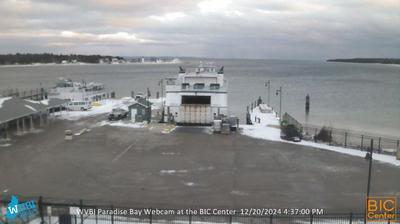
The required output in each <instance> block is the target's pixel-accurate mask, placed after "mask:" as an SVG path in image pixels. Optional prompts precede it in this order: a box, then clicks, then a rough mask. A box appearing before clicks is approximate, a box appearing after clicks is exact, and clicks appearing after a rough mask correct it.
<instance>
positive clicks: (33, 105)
mask: <svg viewBox="0 0 400 224" xmlns="http://www.w3.org/2000/svg"><path fill="white" fill-rule="evenodd" d="M39 112H46V106H45V105H43V104H41V103H40V102H39V101H31V100H23V99H21V98H18V97H2V98H0V124H3V123H6V122H8V121H12V120H15V119H18V118H22V117H25V116H30V115H32V114H37V113H39Z"/></svg>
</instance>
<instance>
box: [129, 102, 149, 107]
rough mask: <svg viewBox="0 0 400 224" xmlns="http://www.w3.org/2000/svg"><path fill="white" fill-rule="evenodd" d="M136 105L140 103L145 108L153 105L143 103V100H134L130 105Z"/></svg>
mask: <svg viewBox="0 0 400 224" xmlns="http://www.w3.org/2000/svg"><path fill="white" fill-rule="evenodd" d="M134 105H140V106H142V107H144V108H149V107H151V105H146V104H145V103H143V102H134V103H132V104H131V105H130V106H129V107H131V106H134Z"/></svg>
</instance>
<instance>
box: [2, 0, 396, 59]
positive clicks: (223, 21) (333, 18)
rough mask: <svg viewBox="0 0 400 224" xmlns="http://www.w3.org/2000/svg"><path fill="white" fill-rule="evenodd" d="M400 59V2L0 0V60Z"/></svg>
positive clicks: (356, 0)
mask: <svg viewBox="0 0 400 224" xmlns="http://www.w3.org/2000/svg"><path fill="white" fill-rule="evenodd" d="M16 52H33V53H39V52H52V53H83V54H110V55H122V56H130V55H145V56H151V55H155V56H168V55H170V56H203V57H224V58H277V59H326V58H335V57H400V0H343V1H341V0H320V1H317V0H304V1H303V0H293V1H286V0H198V1H197V0H193V1H192V0H158V1H155V0H63V1H58V0H0V53H16Z"/></svg>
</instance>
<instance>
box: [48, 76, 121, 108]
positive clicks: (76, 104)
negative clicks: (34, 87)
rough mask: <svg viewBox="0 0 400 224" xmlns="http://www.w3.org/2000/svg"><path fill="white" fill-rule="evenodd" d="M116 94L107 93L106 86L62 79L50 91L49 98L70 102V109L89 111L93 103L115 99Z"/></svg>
mask: <svg viewBox="0 0 400 224" xmlns="http://www.w3.org/2000/svg"><path fill="white" fill-rule="evenodd" d="M114 96H115V93H114V92H108V91H106V89H105V87H104V84H102V83H97V82H90V83H86V82H84V81H82V82H73V81H72V80H71V79H64V78H60V79H59V80H58V82H57V84H56V86H55V87H54V88H51V89H49V90H48V98H49V99H52V98H58V99H66V100H70V103H69V104H68V109H70V110H87V109H90V108H91V105H92V102H96V101H100V100H102V99H107V98H114Z"/></svg>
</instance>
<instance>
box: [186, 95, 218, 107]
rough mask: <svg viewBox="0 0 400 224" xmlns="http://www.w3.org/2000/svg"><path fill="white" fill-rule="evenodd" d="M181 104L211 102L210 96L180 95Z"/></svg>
mask: <svg viewBox="0 0 400 224" xmlns="http://www.w3.org/2000/svg"><path fill="white" fill-rule="evenodd" d="M182 104H207V105H209V104H211V96H182Z"/></svg>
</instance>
